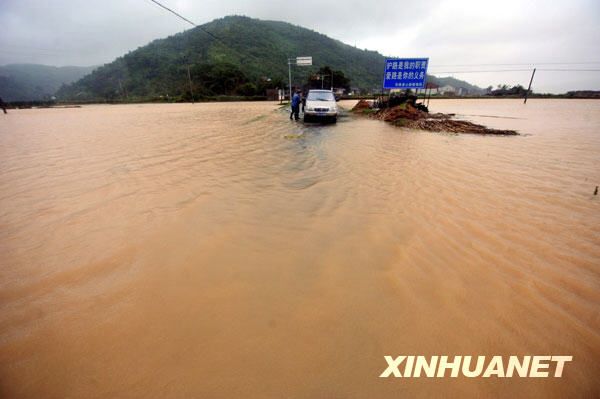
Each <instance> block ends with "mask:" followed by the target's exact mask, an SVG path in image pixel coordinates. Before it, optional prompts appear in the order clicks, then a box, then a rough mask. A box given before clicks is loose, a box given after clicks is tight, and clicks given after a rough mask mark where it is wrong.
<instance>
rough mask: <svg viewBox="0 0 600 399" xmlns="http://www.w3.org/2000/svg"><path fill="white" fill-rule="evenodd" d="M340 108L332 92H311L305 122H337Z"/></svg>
mask: <svg viewBox="0 0 600 399" xmlns="http://www.w3.org/2000/svg"><path fill="white" fill-rule="evenodd" d="M337 114H338V108H337V104H336V102H335V96H334V95H333V92H332V91H331V90H310V91H309V92H308V95H307V96H306V106H305V107H304V122H311V121H315V120H322V121H324V122H333V123H335V122H336V121H337Z"/></svg>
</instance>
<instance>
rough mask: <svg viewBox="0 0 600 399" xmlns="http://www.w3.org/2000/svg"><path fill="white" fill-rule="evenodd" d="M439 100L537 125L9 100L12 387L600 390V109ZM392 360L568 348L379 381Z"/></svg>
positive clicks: (395, 392)
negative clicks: (479, 130)
mask: <svg viewBox="0 0 600 399" xmlns="http://www.w3.org/2000/svg"><path fill="white" fill-rule="evenodd" d="M351 105H352V103H346V104H345V106H346V107H347V108H349V107H350V106H351ZM430 108H431V109H432V111H434V112H455V113H457V114H459V115H458V117H459V118H465V119H468V120H471V121H474V122H478V123H483V124H485V125H488V126H491V127H496V128H502V129H516V130H518V131H519V132H520V133H522V135H521V136H518V137H485V136H474V135H450V134H439V133H431V132H419V131H411V130H405V129H401V128H396V127H392V126H390V125H388V124H386V123H384V122H380V121H375V120H370V119H366V118H360V117H354V116H347V117H342V118H340V120H339V123H338V124H336V125H327V126H319V125H311V126H305V125H303V124H301V123H294V122H290V121H289V119H287V116H288V115H287V114H286V113H285V112H284V111H281V110H278V107H277V106H276V105H274V104H272V103H227V104H224V103H221V104H194V105H192V104H177V105H171V104H169V105H166V104H165V105H122V106H85V107H83V108H79V109H32V110H18V111H9V113H8V114H7V115H4V116H2V118H0V173H1V175H0V176H1V178H0V264H1V268H0V393H1V395H0V396H2V397H3V398H34V397H35V398H39V397H44V398H64V397H73V398H78V397H86V398H106V397H122V398H128V397H131V398H133V397H139V398H142V397H143V398H153V397H156V398H167V397H198V398H200V397H203V398H237V397H239V398H386V397H400V396H402V397H414V396H421V397H432V396H437V397H439V396H463V397H464V396H479V397H494V396H502V397H506V396H509V395H510V396H514V397H525V396H527V397H586V396H587V397H593V396H600V386H599V384H598V376H599V375H600V315H599V311H600V305H599V304H600V196H596V197H594V196H593V191H594V188H595V186H596V185H600V101H584V100H581V101H579V100H573V101H562V100H537V99H531V100H529V102H528V104H527V105H526V106H524V105H523V104H522V103H521V101H519V100H463V101H459V100H438V101H432V103H431V107H430ZM400 354H409V355H460V354H463V355H474V356H476V355H494V354H500V355H510V354H516V355H536V354H554V355H572V356H573V357H574V360H573V362H571V363H569V364H567V365H566V366H565V371H564V377H563V378H560V379H559V378H548V379H544V378H541V379H528V378H523V379H519V378H511V379H498V378H489V379H482V378H476V379H467V378H464V377H460V378H456V379H453V378H444V379H435V378H434V379H428V378H419V379H393V378H390V379H380V378H378V375H379V374H380V373H381V372H382V371H383V370H384V369H385V366H386V363H385V361H384V358H383V356H384V355H400Z"/></svg>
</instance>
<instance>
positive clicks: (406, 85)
mask: <svg viewBox="0 0 600 399" xmlns="http://www.w3.org/2000/svg"><path fill="white" fill-rule="evenodd" d="M428 66H429V58H389V59H386V60H385V70H384V72H383V88H384V89H424V88H425V82H426V81H427V67H428Z"/></svg>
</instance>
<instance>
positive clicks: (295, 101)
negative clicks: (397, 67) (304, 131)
mask: <svg viewBox="0 0 600 399" xmlns="http://www.w3.org/2000/svg"><path fill="white" fill-rule="evenodd" d="M299 113H300V94H299V93H298V92H296V93H294V96H293V97H292V112H291V113H290V120H291V119H292V116H293V117H294V119H296V120H298V119H300V116H299V115H298V114H299Z"/></svg>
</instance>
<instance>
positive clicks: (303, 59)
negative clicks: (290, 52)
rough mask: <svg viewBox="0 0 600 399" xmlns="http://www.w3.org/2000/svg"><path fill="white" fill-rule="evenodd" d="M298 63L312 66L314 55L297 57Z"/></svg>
mask: <svg viewBox="0 0 600 399" xmlns="http://www.w3.org/2000/svg"><path fill="white" fill-rule="evenodd" d="M296 65H298V66H311V65H312V57H296Z"/></svg>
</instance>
